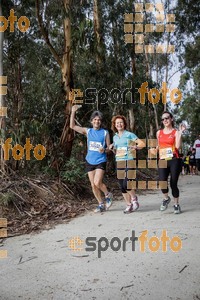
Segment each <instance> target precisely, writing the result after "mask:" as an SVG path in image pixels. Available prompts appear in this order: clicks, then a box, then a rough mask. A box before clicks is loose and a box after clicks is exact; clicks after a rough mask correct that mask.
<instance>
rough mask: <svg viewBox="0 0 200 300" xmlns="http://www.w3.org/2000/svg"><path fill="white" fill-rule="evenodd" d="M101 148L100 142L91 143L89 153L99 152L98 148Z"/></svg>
mask: <svg viewBox="0 0 200 300" xmlns="http://www.w3.org/2000/svg"><path fill="white" fill-rule="evenodd" d="M100 147H102V144H101V143H100V142H92V141H90V143H89V150H91V151H99V148H100Z"/></svg>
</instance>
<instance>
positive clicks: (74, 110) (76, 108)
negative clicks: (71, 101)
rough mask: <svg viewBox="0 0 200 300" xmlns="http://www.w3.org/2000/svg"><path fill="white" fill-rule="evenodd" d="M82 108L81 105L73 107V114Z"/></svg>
mask: <svg viewBox="0 0 200 300" xmlns="http://www.w3.org/2000/svg"><path fill="white" fill-rule="evenodd" d="M80 107H81V105H73V106H72V112H76V111H77V110H78V109H79V108H80Z"/></svg>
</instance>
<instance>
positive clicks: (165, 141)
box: [158, 129, 179, 158]
mask: <svg viewBox="0 0 200 300" xmlns="http://www.w3.org/2000/svg"><path fill="white" fill-rule="evenodd" d="M175 135H176V129H173V130H172V132H170V133H167V134H166V133H164V132H163V129H161V130H160V132H159V135H158V146H159V149H167V150H168V153H170V149H171V151H172V155H171V156H172V157H177V158H178V157H179V154H178V149H177V148H175V142H176V136H175Z"/></svg>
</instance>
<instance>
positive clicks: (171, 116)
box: [161, 110, 174, 128]
mask: <svg viewBox="0 0 200 300" xmlns="http://www.w3.org/2000/svg"><path fill="white" fill-rule="evenodd" d="M164 114H168V115H169V116H170V118H171V119H173V118H174V117H173V115H172V113H170V112H169V111H167V110H165V111H163V113H162V115H164ZM161 127H162V128H163V127H164V126H163V122H161ZM172 127H173V128H174V120H173V121H172Z"/></svg>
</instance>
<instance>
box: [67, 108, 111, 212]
mask: <svg viewBox="0 0 200 300" xmlns="http://www.w3.org/2000/svg"><path fill="white" fill-rule="evenodd" d="M78 108H79V106H78V105H74V106H72V113H71V117H70V128H72V129H73V130H75V131H77V132H79V133H81V134H84V135H86V136H87V145H88V151H87V156H86V171H87V172H88V177H89V180H90V183H91V186H92V191H93V194H94V196H95V198H96V199H97V201H98V203H99V204H98V206H97V208H96V209H95V211H94V212H103V211H105V210H106V209H109V207H110V206H111V205H112V199H113V195H112V193H109V192H108V190H107V187H106V186H105V184H104V183H103V176H104V173H105V170H106V161H107V157H106V148H107V147H109V145H110V136H109V133H108V131H107V130H105V129H103V128H101V124H102V118H103V115H102V113H101V112H99V111H94V112H93V113H92V115H91V117H90V122H91V124H92V126H93V127H92V128H86V127H81V126H77V125H75V113H76V111H77V109H78ZM101 192H103V193H104V195H105V199H104V200H105V204H104V200H102V194H101Z"/></svg>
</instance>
